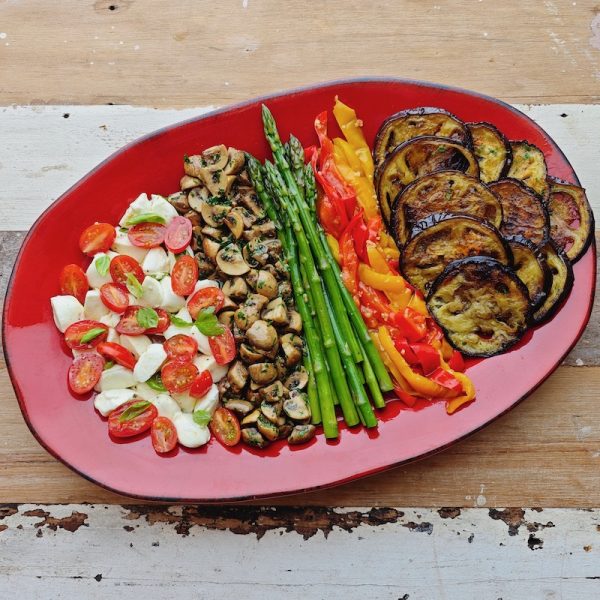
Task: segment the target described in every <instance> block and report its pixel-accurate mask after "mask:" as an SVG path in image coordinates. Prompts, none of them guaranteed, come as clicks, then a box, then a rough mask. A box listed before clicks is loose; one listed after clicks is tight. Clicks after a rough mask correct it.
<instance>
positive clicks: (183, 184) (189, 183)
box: [179, 175, 202, 192]
mask: <svg viewBox="0 0 600 600" xmlns="http://www.w3.org/2000/svg"><path fill="white" fill-rule="evenodd" d="M201 183H202V182H201V181H200V180H199V179H198V178H197V177H190V176H189V175H184V176H183V177H182V178H181V180H180V181H179V187H180V188H181V191H183V192H185V191H186V190H191V189H192V188H195V187H198V186H199V185H200V184H201Z"/></svg>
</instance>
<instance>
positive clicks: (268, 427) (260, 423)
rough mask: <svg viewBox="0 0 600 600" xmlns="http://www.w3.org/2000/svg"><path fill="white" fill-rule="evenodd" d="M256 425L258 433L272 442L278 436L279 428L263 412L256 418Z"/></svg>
mask: <svg viewBox="0 0 600 600" xmlns="http://www.w3.org/2000/svg"><path fill="white" fill-rule="evenodd" d="M256 427H257V429H258V431H260V433H261V434H262V435H263V436H264V437H266V438H267V439H268V440H269V441H270V442H273V441H275V440H276V439H277V437H278V436H279V428H278V427H277V425H275V423H271V421H269V419H267V418H266V417H265V416H264V415H263V414H261V415H260V416H259V417H258V419H256Z"/></svg>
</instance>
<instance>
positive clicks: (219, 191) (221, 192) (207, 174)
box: [199, 169, 235, 196]
mask: <svg viewBox="0 0 600 600" xmlns="http://www.w3.org/2000/svg"><path fill="white" fill-rule="evenodd" d="M199 176H200V179H202V181H203V182H204V185H205V186H206V187H207V188H208V191H209V192H210V193H211V194H212V195H213V196H226V195H227V194H229V192H230V191H231V187H232V186H233V182H234V181H235V176H234V175H225V173H223V171H209V170H208V169H201V170H200V174H199Z"/></svg>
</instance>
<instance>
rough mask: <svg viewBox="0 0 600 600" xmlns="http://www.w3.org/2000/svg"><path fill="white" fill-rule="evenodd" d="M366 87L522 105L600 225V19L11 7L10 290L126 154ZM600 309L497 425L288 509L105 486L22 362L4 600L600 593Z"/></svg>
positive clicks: (365, 5)
mask: <svg viewBox="0 0 600 600" xmlns="http://www.w3.org/2000/svg"><path fill="white" fill-rule="evenodd" d="M364 75H389V76H398V77H406V78H414V79H424V80H429V81H436V82H439V83H444V84H450V85H457V86H462V87H466V88H470V89H473V90H476V91H478V92H483V93H487V94H490V95H493V96H496V97H498V98H501V99H503V100H505V101H508V102H510V103H512V104H516V105H518V106H519V108H521V109H522V110H524V111H525V112H526V113H527V114H529V115H530V116H532V117H533V118H534V119H536V120H537V121H538V122H539V123H540V125H541V126H542V127H544V128H545V129H546V130H547V131H548V132H549V133H550V134H551V135H552V136H553V137H554V138H555V139H556V141H557V142H558V143H559V145H560V146H561V147H562V148H563V150H564V151H565V153H566V154H567V156H568V157H569V159H570V160H571V161H572V163H573V164H574V166H575V169H576V171H577V173H578V175H579V177H580V179H581V180H582V182H583V185H584V186H586V187H587V189H588V196H589V198H590V201H591V203H592V205H593V206H594V208H595V211H596V214H597V215H598V214H600V213H599V212H598V211H599V210H600V171H599V170H598V164H600V145H599V144H598V137H599V136H598V134H599V133H600V127H599V126H600V106H598V105H597V103H598V101H599V99H600V5H598V4H597V3H596V2H591V1H589V0H577V1H576V2H575V1H573V0H568V1H559V0H556V1H549V0H545V1H541V0H540V1H538V2H517V1H516V0H510V1H509V0H505V1H504V2H498V1H492V0H471V1H466V0H454V1H449V0H448V1H445V0H434V1H430V0H405V1H402V2H355V1H349V0H329V1H328V2H323V3H309V2H291V1H282V0H280V1H276V0H269V1H267V0H262V1H259V0H236V1H226V2H221V3H214V2H202V1H200V2H195V3H190V2H183V1H182V0H173V1H171V2H158V1H157V0H144V1H142V0H97V1H96V2H91V1H89V2H88V1H85V2H79V1H78V2H76V1H75V0H63V2H60V3H51V2H42V1H40V0H29V1H19V0H5V1H4V2H2V1H0V139H1V144H0V295H1V296H2V297H3V295H4V292H5V289H6V284H7V280H8V278H9V275H10V269H11V266H12V262H13V260H14V258H15V256H16V253H17V251H18V249H19V247H20V243H21V241H22V239H23V235H24V232H25V231H26V230H27V229H28V228H29V227H30V226H31V224H32V223H33V221H34V220H35V219H36V218H37V216H39V214H40V213H41V212H42V211H43V210H44V209H45V208H46V207H47V206H48V205H49V204H50V203H51V202H52V200H54V199H55V198H56V197H57V196H59V195H60V194H61V193H62V192H63V191H65V190H66V189H67V188H68V187H69V186H70V185H72V184H73V183H74V182H75V181H77V179H79V178H80V177H81V176H82V175H84V174H85V173H86V172H87V171H88V170H89V169H90V168H92V167H93V166H94V165H95V164H97V163H98V162H99V161H100V160H102V159H103V158H105V157H106V156H108V155H109V154H110V153H111V152H113V151H114V150H116V149H117V148H119V147H120V146H122V145H123V144H125V143H127V142H129V141H131V140H133V139H135V138H136V137H138V136H139V135H142V134H144V133H147V132H149V131H152V130H153V129H156V128H158V127H160V126H162V125H165V124H168V123H173V122H176V121H178V120H182V119H184V118H188V117H190V116H195V115H197V114H200V113H201V112H203V111H205V110H207V109H209V108H210V107H215V106H222V105H225V104H228V103H232V102H238V101H242V100H246V99H249V98H251V97H253V96H256V95H262V94H266V93H269V92H274V91H277V90H280V89H284V88H289V87H296V86H300V85H304V84H310V83H315V82H319V81H324V80H328V79H339V78H344V77H356V76H364ZM597 239H598V237H597ZM598 302H599V300H598V299H597V300H596V304H595V308H594V312H593V314H592V319H591V321H590V325H589V327H588V330H587V332H586V334H585V335H584V337H583V338H582V340H581V341H580V342H579V344H578V345H577V347H576V348H575V349H574V350H573V351H572V353H571V354H570V355H569V357H568V358H567V360H566V361H565V364H564V365H563V366H561V367H560V368H559V369H558V370H557V371H556V373H555V374H554V375H553V376H552V377H551V378H550V379H549V380H548V381H547V382H546V383H544V385H543V386H542V387H541V388H540V389H539V390H538V391H537V392H535V393H534V394H533V395H532V396H531V397H530V398H529V399H527V400H526V401H525V402H524V403H522V404H521V405H520V406H519V407H517V408H516V409H515V410H513V411H512V412H511V413H510V414H508V415H506V416H504V417H503V418H501V419H499V420H498V421H496V422H495V423H494V424H492V425H491V426H489V427H487V428H486V429H484V430H483V431H481V432H479V433H478V434H476V435H474V436H473V437H471V438H470V439H468V440H466V441H464V442H462V443H460V444H457V445H456V446H454V447H452V448H450V449H449V450H447V451H445V452H443V453H441V454H438V455H436V456H433V457H431V458H428V459H426V460H424V461H421V462H418V463H415V464H412V465H408V466H405V467H401V468H398V469H395V470H392V471H389V472H386V473H383V474H380V475H377V476H374V477H370V478H367V479H363V480H360V481H357V482H354V483H351V484H348V485H345V486H342V487H338V488H335V489H331V490H326V491H319V492H315V493H310V494H304V495H301V496H294V497H289V498H283V499H278V500H274V501H272V502H271V503H270V504H271V505H272V506H269V507H266V506H262V507H261V506H241V507H240V506H234V507H209V508H206V507H192V506H183V507H168V506H149V505H146V506H144V505H140V504H139V503H138V502H135V503H134V502H132V501H131V500H128V499H127V498H124V497H120V496H117V495H115V494H112V493H110V492H107V491H105V490H103V489H101V488H99V487H97V486H95V485H93V484H91V483H89V482H87V481H85V480H84V479H82V478H80V477H78V476H77V475H75V474H74V473H72V472H71V471H69V470H68V469H67V468H66V467H64V466H63V465H62V464H60V463H58V462H57V461H56V460H54V459H53V458H52V457H50V456H49V455H48V454H47V453H46V452H45V451H44V450H42V449H41V447H40V446H39V445H38V444H37V442H36V441H35V440H34V438H33V437H32V435H31V434H30V433H29V431H28V430H27V428H26V426H25V424H24V422H23V419H22V417H21V414H20V412H19V409H18V406H17V403H16V400H15V397H14V393H13V390H12V388H11V386H10V382H9V379H8V375H7V372H6V368H5V365H4V363H3V362H2V360H1V359H0V407H1V411H2V419H1V420H0V465H1V466H0V503H2V504H1V505H0V593H1V594H2V597H5V596H7V595H8V593H9V592H14V591H15V590H20V591H21V592H22V594H21V597H25V598H29V597H31V598H38V597H39V598H55V597H67V598H70V597H75V596H77V597H86V598H96V597H98V598H101V597H105V595H106V594H108V593H110V591H111V590H112V591H113V592H114V591H116V592H118V593H119V595H120V597H124V598H137V597H139V596H141V595H142V594H143V595H144V596H150V597H154V596H156V597H159V596H160V597H164V595H165V594H166V595H167V597H169V596H170V594H174V593H175V590H176V591H177V593H178V594H179V595H180V596H181V597H202V598H213V597H214V598H217V597H221V596H222V591H223V588H222V585H221V584H222V583H223V582H228V583H229V584H230V585H231V589H232V590H234V592H235V591H237V590H238V589H239V591H243V592H244V594H245V595H246V596H248V597H250V598H255V597H256V598H258V597H259V596H260V597H264V594H265V593H269V592H272V591H278V592H280V593H281V592H283V593H284V594H285V595H286V596H287V597H290V598H295V597H304V596H306V595H307V594H312V595H313V596H315V597H317V598H338V597H339V598H342V597H344V598H348V597H355V596H356V597H358V596H359V595H360V596H361V597H363V596H364V595H366V597H368V598H404V599H406V600H408V599H409V598H410V600H414V599H415V598H423V599H427V600H429V599H431V598H451V599H454V598H463V599H464V598H471V597H482V598H504V600H507V599H508V598H511V599H512V598H523V597H526V594H527V596H529V597H531V598H562V597H565V598H593V597H600V593H599V590H600V561H599V560H598V558H597V556H598V552H600V539H599V536H600V514H599V513H598V511H595V510H590V509H594V508H595V507H598V506H600V478H599V475H598V474H599V467H600V409H599V407H598V401H599V399H600V398H599V394H598V388H599V387H600V342H599V334H600V327H599V325H598V315H599V314H600V311H599V310H598ZM340 507H343V508H340ZM407 507H408V508H407ZM442 507H444V508H442ZM448 507H452V508H448ZM507 507H508V508H507ZM536 507H537V508H536ZM284 532H285V533H284ZM236 534H248V535H244V536H240V535H236ZM596 546H597V547H598V550H596ZM190 553H192V554H193V558H191V557H190V556H189V554H190ZM232 554H233V555H234V556H235V560H234V561H233V562H232V561H231V560H230V559H231V556H232ZM40 556H42V557H46V559H45V560H40ZM82 557H83V558H82ZM417 557H420V558H417ZM198 565H203V568H202V569H200V568H198ZM240 565H244V566H243V567H240ZM324 565H325V566H324ZM268 567H271V568H268ZM332 573H333V575H332ZM250 584H251V585H250ZM367 586H368V587H367ZM227 589H230V588H227ZM199 590H202V594H200V596H198V594H199V593H200V592H199ZM361 590H362V591H361Z"/></svg>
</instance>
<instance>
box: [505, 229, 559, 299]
mask: <svg viewBox="0 0 600 600" xmlns="http://www.w3.org/2000/svg"><path fill="white" fill-rule="evenodd" d="M506 241H507V242H508V245H509V246H510V249H511V251H512V255H513V261H514V266H513V269H514V271H515V273H516V274H517V277H518V278H519V279H520V280H521V281H522V282H523V283H524V284H525V287H526V288H527V291H528V292H529V299H530V300H531V306H532V307H533V309H534V310H535V309H536V308H538V307H539V306H541V304H542V302H543V301H544V300H545V299H546V296H547V295H548V291H549V290H550V283H551V282H552V275H551V273H550V270H549V269H548V265H547V264H546V259H545V258H544V256H543V254H542V252H541V250H540V249H539V248H538V247H537V246H535V245H534V244H532V243H531V242H530V241H529V240H528V239H526V238H524V237H523V236H522V235H516V236H513V237H511V238H508V239H507V240H506Z"/></svg>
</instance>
